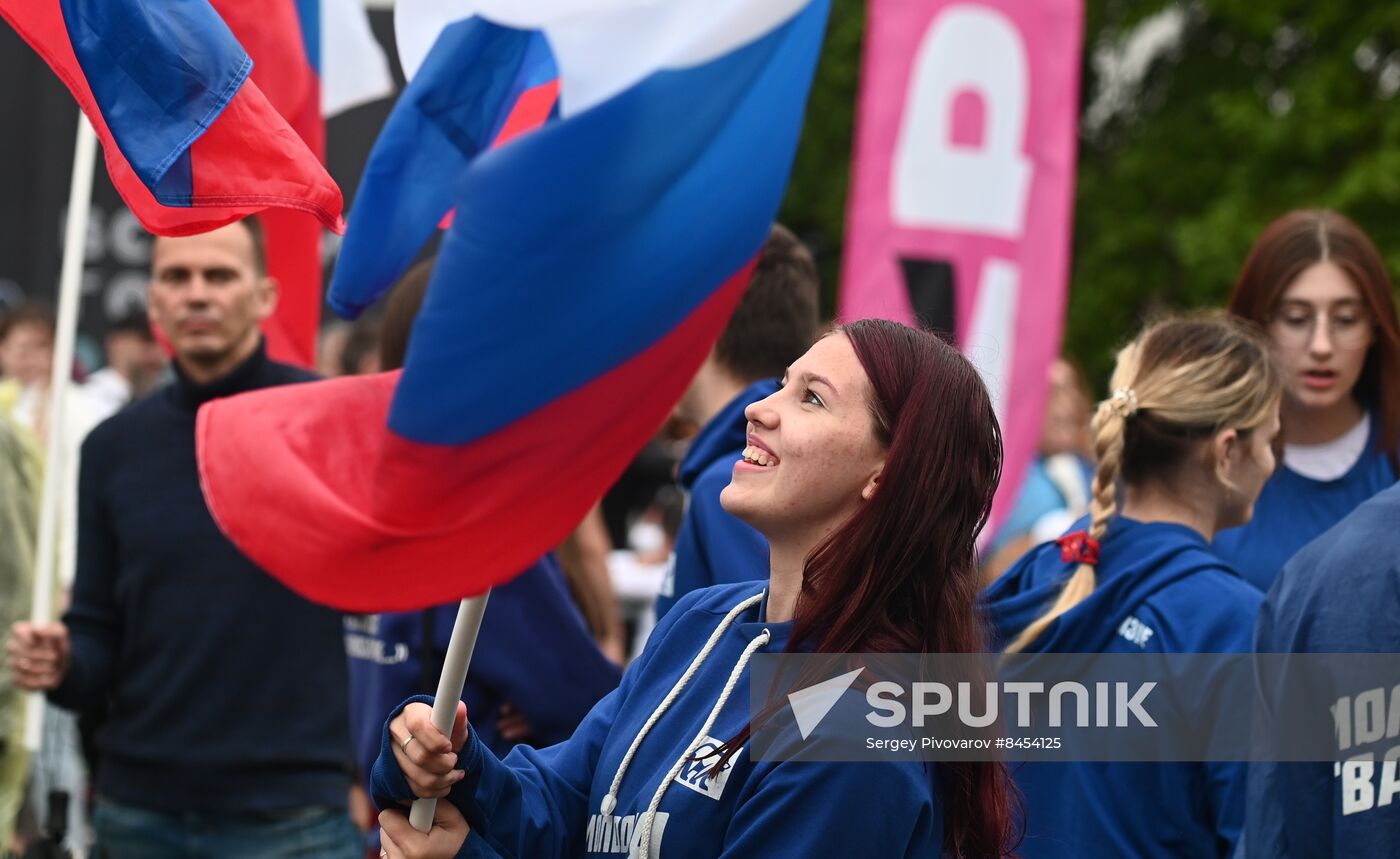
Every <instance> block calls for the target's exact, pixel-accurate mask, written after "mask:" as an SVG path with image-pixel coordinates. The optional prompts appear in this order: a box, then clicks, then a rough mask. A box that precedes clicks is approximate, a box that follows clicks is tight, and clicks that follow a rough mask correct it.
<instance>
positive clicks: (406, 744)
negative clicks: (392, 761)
mask: <svg viewBox="0 0 1400 859" xmlns="http://www.w3.org/2000/svg"><path fill="white" fill-rule="evenodd" d="M416 739H418V738H417V737H415V736H413V735H412V734H409V735H408V739H406V740H404V741H403V743H402V744H401V745H400V746H399V748H400V749H402V750H403V751H405V752H407V751H408V744H409V743H411V742H413V741H414V740H416Z"/></svg>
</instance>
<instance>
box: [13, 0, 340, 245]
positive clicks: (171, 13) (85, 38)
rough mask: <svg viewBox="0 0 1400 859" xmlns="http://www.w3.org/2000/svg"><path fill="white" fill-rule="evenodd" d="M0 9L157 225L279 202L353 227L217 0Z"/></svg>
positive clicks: (196, 226) (217, 221)
mask: <svg viewBox="0 0 1400 859" xmlns="http://www.w3.org/2000/svg"><path fill="white" fill-rule="evenodd" d="M0 16H3V17H4V18H5V19H6V21H8V22H9V23H10V25H11V26H12V27H14V29H15V30H16V31H17V32H18V33H19V34H20V36H21V37H22V38H24V40H25V41H26V42H28V43H29V45H30V46H31V47H32V48H34V50H35V51H37V52H38V53H39V55H40V56H42V57H43V58H44V60H45V62H47V63H48V64H49V66H50V67H51V68H52V69H53V70H54V72H55V73H57V74H58V76H59V77H60V78H61V79H62V80H63V82H64V84H65V85H66V86H67V87H68V89H69V90H70V91H71V92H72V93H73V96H74V98H76V99H77V101H78V104H79V106H81V107H82V109H83V111H84V113H86V114H87V116H88V119H89V120H90V121H91V122H92V124H93V127H94V129H95V130H96V131H97V134H98V137H99V139H100V140H101V141H102V145H103V151H104V153H105V157H106V161H107V168H108V171H109V172H110V173H111V176H112V180H113V183H114V184H115V185H116V187H117V190H118V192H119V193H120V194H121V195H122V198H123V199H124V200H125V201H126V203H127V205H128V206H130V207H131V210H132V212H133V213H134V214H135V215H136V217H137V218H138V219H139V220H140V221H141V223H142V224H143V225H144V226H145V227H146V228H147V229H149V230H150V231H151V232H154V233H158V234H161V235H186V234H190V233H197V232H203V231H206V230H210V229H213V228H215V227H218V226H222V225H223V224H227V223H230V222H232V221H235V220H238V219H239V218H242V217H245V216H247V215H249V214H252V213H254V212H258V211H261V210H263V209H267V208H270V207H280V208H289V209H297V210H300V211H303V212H306V213H309V214H311V215H313V216H315V217H316V218H317V219H318V220H319V221H320V222H321V223H323V224H325V225H326V226H327V227H330V228H331V229H335V230H337V231H338V230H340V229H342V224H341V220H340V214H341V205H342V203H341V195H340V189H339V188H337V187H336V185H335V182H334V181H332V180H331V178H330V176H329V175H328V174H327V173H326V171H325V169H324V168H323V167H322V166H321V164H320V163H319V162H318V161H317V160H316V158H315V157H314V156H313V155H312V154H311V153H310V152H309V151H308V150H307V148H306V146H305V144H304V143H302V141H301V139H300V138H299V137H298V136H297V135H296V133H295V132H293V131H292V130H291V128H289V127H288V125H287V123H286V122H285V121H283V120H282V118H281V117H280V116H279V115H278V113H277V111H276V110H275V109H274V108H273V107H272V106H271V105H270V104H269V103H268V101H267V99H266V98H265V97H264V96H263V94H262V92H261V91H259V90H258V88H257V87H256V86H255V85H254V84H253V83H252V82H251V81H249V80H248V76H249V73H250V72H251V70H252V62H251V61H250V60H249V58H248V55H247V53H246V52H245V51H244V50H243V48H242V47H241V46H240V45H239V43H238V41H237V40H236V39H235V38H234V37H233V35H232V34H231V33H230V32H229V29H228V27H227V26H225V24H224V22H223V21H222V20H221V19H220V18H219V16H218V14H217V13H216V12H215V11H214V10H213V8H211V7H210V6H209V4H208V2H207V0H160V2H155V0H0Z"/></svg>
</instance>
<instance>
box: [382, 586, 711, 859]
mask: <svg viewBox="0 0 1400 859" xmlns="http://www.w3.org/2000/svg"><path fill="white" fill-rule="evenodd" d="M695 601H696V600H695V598H694V597H689V598H687V599H685V600H682V601H681V603H680V604H679V605H678V606H677V610H676V611H674V612H672V613H671V616H670V617H668V618H667V619H666V620H664V621H662V622H661V623H659V624H657V626H656V628H655V629H654V630H652V634H651V636H650V638H649V639H648V640H647V645H646V648H645V650H643V651H642V655H641V656H639V657H637V659H636V661H635V662H633V664H632V666H631V667H630V668H629V669H628V670H627V672H626V673H625V674H624V675H623V676H622V683H621V684H620V685H619V686H618V688H617V689H614V690H613V691H612V692H610V693H609V694H608V695H607V696H605V697H604V698H603V700H601V701H599V702H598V704H597V705H596V706H594V708H593V709H592V711H590V712H589V714H588V716H587V717H585V718H584V720H583V722H582V723H581V724H580V725H579V726H578V730H576V731H574V734H573V736H572V737H570V738H569V739H567V740H565V741H564V742H562V743H559V744H557V745H554V746H550V747H549V748H546V749H538V750H537V749H533V748H531V747H529V746H517V747H516V748H515V750H514V751H512V752H511V753H510V754H509V755H507V756H506V758H505V759H504V760H501V759H499V758H497V757H496V755H495V754H493V753H492V752H491V750H490V749H488V748H486V746H485V744H483V743H482V742H481V741H480V739H478V738H477V736H476V733H475V732H474V731H473V732H469V733H468V735H467V742H466V745H465V746H463V748H462V752H461V754H460V756H459V757H458V767H459V768H461V769H463V770H465V771H466V774H467V775H466V777H465V778H463V779H462V780H461V781H459V782H458V783H457V784H456V785H454V786H453V788H452V792H451V793H450V794H449V795H448V800H449V801H450V802H451V803H452V804H453V805H455V806H457V808H458V810H460V811H461V812H462V816H463V817H465V818H466V819H467V824H468V825H469V826H470V827H471V828H472V831H473V832H475V833H476V834H477V835H479V836H481V838H482V839H483V840H484V842H485V843H486V844H487V845H489V846H490V847H491V849H493V850H495V851H496V852H498V853H500V854H501V855H503V856H529V857H551V856H566V855H572V854H574V853H576V852H577V851H576V850H575V849H574V846H575V845H577V844H579V843H581V841H582V839H583V835H584V827H585V826H586V824H587V820H588V798H589V793H590V792H591V790H592V786H593V775H594V772H595V771H596V769H597V764H598V756H599V754H600V752H601V750H602V747H603V743H604V741H605V740H606V739H607V737H608V732H609V731H610V729H611V728H612V724H613V721H614V720H615V718H616V716H617V713H618V711H619V710H620V708H621V707H622V706H623V704H624V702H625V701H626V700H627V696H628V694H629V693H630V692H631V689H632V685H633V683H634V682H635V678H636V677H637V676H638V675H639V674H640V673H641V672H642V671H644V670H645V669H646V666H647V664H648V663H649V662H650V660H651V657H652V654H654V653H655V652H656V650H657V648H658V647H659V645H660V642H661V641H663V640H664V639H665V637H666V634H667V633H668V632H669V631H670V629H671V627H672V626H673V625H674V623H675V619H676V618H679V617H681V616H683V615H684V614H685V612H686V610H687V609H688V607H689V606H690V605H692V604H693V603H694V602H695ZM414 701H423V702H425V703H431V702H432V698H430V697H428V696H417V697H414V698H410V699H409V700H408V701H405V702H404V703H403V704H400V705H399V706H398V707H397V708H396V709H395V710H394V712H393V713H391V714H390V715H389V718H388V719H386V720H385V721H384V732H383V736H382V740H381V744H380V752H379V758H378V759H377V760H376V761H375V762H374V769H373V772H372V773H371V784H370V788H371V790H370V792H371V794H372V795H373V797H374V801H375V803H376V804H377V805H378V806H379V807H380V808H387V807H389V806H390V805H392V804H394V803H396V802H401V801H404V800H409V799H412V798H413V794H412V791H411V790H410V789H409V786H408V782H407V781H406V780H405V779H404V777H403V772H402V771H401V770H400V769H399V767H398V762H397V760H395V758H394V753H393V747H392V746H391V745H390V743H392V742H394V740H393V738H392V737H391V736H390V734H389V723H390V722H391V721H393V719H394V717H395V716H397V715H398V714H399V713H400V712H401V711H402V710H403V708H404V707H405V706H407V705H408V704H410V703H412V702H414ZM473 840H474V839H468V844H469V845H470V844H471V843H472V841H473Z"/></svg>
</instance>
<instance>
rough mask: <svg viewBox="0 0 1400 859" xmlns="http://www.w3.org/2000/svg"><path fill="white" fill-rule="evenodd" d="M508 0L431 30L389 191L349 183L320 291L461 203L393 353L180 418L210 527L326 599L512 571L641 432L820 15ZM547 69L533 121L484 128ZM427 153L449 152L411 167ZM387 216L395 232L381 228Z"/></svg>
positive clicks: (773, 205)
mask: <svg viewBox="0 0 1400 859" xmlns="http://www.w3.org/2000/svg"><path fill="white" fill-rule="evenodd" d="M590 3H591V4H593V5H594V6H597V7H598V8H599V11H598V12H597V14H596V15H589V14H587V11H586V9H585V7H588V6H589V5H590ZM483 5H485V4H483ZM502 5H503V8H507V9H508V13H509V20H506V21H503V20H490V19H489V18H488V16H486V14H485V13H484V12H483V13H482V14H481V15H478V16H475V17H472V18H469V19H466V20H464V21H460V22H454V23H452V24H450V25H449V26H448V27H447V28H446V29H444V30H443V31H442V33H441V35H440V36H439V37H438V39H437V41H436V42H435V44H434V46H433V48H432V50H431V51H430V52H429V54H428V56H427V57H426V59H425V61H424V63H423V65H422V68H421V69H420V70H419V71H418V74H417V75H416V76H415V77H414V78H413V80H412V81H411V82H410V84H409V87H408V88H407V89H406V90H405V91H404V93H403V96H402V97H401V99H400V104H399V106H398V107H397V108H396V110H395V113H394V115H393V116H392V117H391V119H390V122H389V124H388V125H387V126H386V128H385V130H384V133H383V135H382V137H381V140H380V142H379V144H378V145H377V146H376V149H375V152H374V153H373V155H372V157H371V164H370V167H369V170H368V171H367V174H366V178H365V180H364V185H363V186H362V188H361V189H360V192H359V194H358V195H357V200H364V199H378V200H381V201H387V202H385V203H383V204H382V205H383V208H376V207H369V208H361V207H360V205H359V204H358V203H357V207H356V211H355V212H354V213H353V214H352V217H351V224H350V228H349V231H348V233H347V236H346V243H345V250H344V252H343V253H344V255H343V256H342V258H341V260H340V262H339V263H338V266H337V271H336V278H335V281H334V285H333V299H335V300H336V301H337V302H339V304H340V306H344V307H347V308H349V309H357V308H362V307H364V306H366V305H368V304H369V303H371V302H372V301H373V300H374V299H375V298H376V297H377V296H378V295H379V294H380V293H382V291H383V289H384V288H385V287H386V286H387V285H388V284H389V283H391V282H392V281H393V279H394V278H396V277H397V276H398V274H399V273H400V272H401V271H402V269H403V268H404V267H406V266H407V265H408V264H409V263H410V262H411V261H412V256H413V253H416V252H417V251H418V249H419V247H418V245H421V243H422V242H423V241H424V240H425V239H426V238H427V237H428V235H430V234H431V229H432V226H433V225H434V224H435V223H436V221H437V220H438V219H439V218H440V217H441V215H442V214H443V212H444V211H446V210H447V209H448V208H450V207H455V217H454V219H453V221H452V224H451V227H450V228H449V229H448V231H447V233H446V235H445V236H444V239H443V242H442V245H441V247H440V250H439V255H438V261H437V264H436V267H435V269H434V272H433V276H432V280H431V282H430V285H429V289H428V293H427V296H426V299H425V301H424V304H423V308H422V311H421V312H420V315H419V317H418V320H417V322H416V324H415V327H414V330H413V334H412V337H411V340H410V347H409V353H408V358H407V360H406V363H405V366H404V369H403V370H402V371H401V373H400V372H396V373H389V374H381V375H376V376H371V377H357V378H349V379H337V380H331V381H327V382H320V383H313V384H311V385H302V386H296V387H294V388H287V389H273V390H268V391H258V392H253V393H251V394H247V395H242V396H239V397H234V398H230V399H227V400H218V401H215V402H213V403H211V404H209V405H207V406H205V408H204V409H202V410H201V412H200V415H199V423H198V430H197V439H198V452H199V459H200V470H201V478H202V482H203V486H204V491H205V497H206V499H207V500H208V502H209V506H210V509H211V510H212V511H213V513H214V516H215V518H216V520H217V521H218V522H219V524H220V527H221V528H223V529H224V531H225V533H227V534H228V535H229V537H230V538H232V539H233V541H234V542H235V543H237V544H238V545H239V547H240V548H241V549H242V550H243V551H244V552H246V553H247V554H248V555H249V556H250V557H251V558H253V559H254V560H255V561H256V562H257V563H259V565H261V566H262V567H263V568H265V569H267V570H269V571H270V572H271V573H273V574H274V575H276V576H277V577H278V578H280V579H281V580H282V581H283V582H285V583H286V584H287V585H289V586H290V587H292V588H293V589H294V590H297V591H298V592H300V593H302V594H304V595H306V596H308V597H310V598H311V599H314V600H317V601H320V602H324V603H327V604H330V605H333V606H337V607H340V608H343V609H347V610H356V611H369V610H388V609H406V608H412V607H421V606H426V605H431V604H437V603H441V602H444V601H447V600H450V599H455V598H458V597H462V596H465V595H469V594H473V593H479V592H480V591H482V590H483V589H485V588H486V587H489V586H491V585H492V584H495V583H498V582H501V581H504V580H506V579H508V578H509V577H510V576H511V575H513V574H514V573H515V572H517V571H518V570H520V569H522V568H523V567H524V566H526V565H527V564H528V563H529V562H530V561H531V560H532V559H533V558H534V557H536V556H538V555H539V554H540V553H541V552H542V551H544V550H547V549H549V548H550V547H552V546H553V545H555V544H557V543H558V542H559V541H560V540H561V539H562V538H563V537H564V536H565V535H566V534H567V533H568V532H569V531H570V530H572V528H573V527H574V526H575V525H576V524H577V522H578V521H579V520H580V519H581V518H582V517H583V515H584V513H585V512H586V511H587V510H588V509H589V507H591V505H592V504H593V503H594V502H595V501H596V500H597V498H598V497H599V496H600V495H601V494H602V492H603V491H604V490H606V488H607V487H608V486H609V485H611V483H612V482H613V481H614V480H615V479H616V477H617V476H618V475H619V474H620V473H621V471H622V470H623V468H624V467H625V466H626V464H627V463H628V462H629V461H630V460H631V458H632V457H633V456H634V455H635V453H636V451H637V450H638V449H640V447H641V446H642V445H643V444H644V443H645V442H646V440H647V439H648V438H650V437H651V435H652V434H653V433H654V432H655V431H656V429H657V428H658V427H659V426H660V424H661V423H662V422H663V421H664V419H665V418H666V416H667V415H668V414H669V413H670V410H671V408H672V407H673V406H674V404H675V402H676V401H677V399H678V398H679V396H680V394H681V393H682V391H683V390H684V388H685V386H686V385H687V384H688V383H689V380H690V378H691V377H692V376H693V374H694V372H695V370H696V369H697V368H698V367H699V365H700V363H701V362H702V361H703V359H704V357H705V355H706V354H707V353H708V352H709V349H710V348H711V346H712V344H713V343H714V340H715V338H716V337H717V336H718V334H719V332H720V331H721V330H722V328H723V326H724V323H725V322H726V320H727V319H728V316H729V313H730V312H731V311H732V310H733V307H734V305H735V304H736V303H737V301H738V299H739V297H740V295H741V294H742V292H743V289H744V287H745V285H746V284H747V281H748V275H749V272H750V271H751V270H752V264H753V260H754V258H755V255H756V253H757V252H758V250H759V249H760V247H761V246H762V244H763V242H764V239H765V237H766V236H767V233H768V230H769V226H770V224H771V222H772V220H773V218H774V216H775V214H776V212H777V209H778V206H779V203H780V202H781V200H782V197H783V193H784V190H785V188H786V184H787V178H788V174H789V171H790V169H791V164H792V158H793V155H794V152H795V150H796V146H797V140H798V137H799V133H800V129H801V124H802V115H803V111H804V107H805V103H806V97H807V91H808V88H809V86H810V82H811V78H812V73H813V70H814V68H815V64H816V60H817V56H818V53H819V49H820V45H821V38H822V33H823V30H824V27H825V20H826V12H827V3H826V0H812V2H810V3H806V2H800V0H798V2H794V0H751V2H745V3H739V2H729V0H719V2H716V0H671V2H668V3H664V4H644V5H647V10H648V11H647V14H646V15H645V16H643V19H644V20H642V21H641V24H645V25H646V26H641V25H640V24H639V22H638V21H636V20H631V19H628V18H626V16H625V15H623V11H625V9H626V8H628V4H620V3H618V2H617V0H568V2H562V0H533V2H516V3H511V4H502ZM561 9H564V10H565V11H566V12H567V13H568V14H562V13H561V12H560V10H561ZM620 10H622V11H620ZM532 13H537V14H534V15H533V17H532ZM620 15H623V17H621V18H619V16H620ZM498 17H502V18H503V17H506V16H505V15H504V14H503V15H501V16H498ZM615 21H618V22H621V23H622V24H625V27H624V29H625V30H626V34H627V36H628V38H629V39H632V40H633V43H634V44H635V45H637V46H645V47H646V50H645V51H643V53H646V54H648V56H649V59H648V61H647V62H646V63H643V64H641V65H640V66H639V65H637V64H636V63H624V64H621V66H626V67H625V68H623V67H620V65H619V63H617V62H616V60H617V54H618V52H619V44H618V42H617V40H616V39H608V38H592V37H589V36H588V35H587V34H588V33H589V32H594V33H596V32H599V31H601V30H606V29H608V28H607V27H604V26H603V25H604V24H609V23H611V22H615ZM699 21H703V26H693V24H695V23H696V22H699ZM590 43H596V44H595V50H594V54H596V56H594V55H593V54H590V52H589V50H588V46H589V44H590ZM545 50H547V51H548V56H545V55H544V54H543V53H542V52H543V51H545ZM546 60H547V62H546ZM551 67H552V68H551ZM551 71H557V74H558V83H557V86H558V93H559V101H558V105H557V106H556V107H554V108H552V109H551V113H550V119H549V121H548V122H546V123H545V124H544V125H543V126H541V127H539V128H536V129H534V130H532V131H527V132H525V133H523V134H519V135H518V136H516V137H515V138H514V139H512V140H510V141H509V142H508V143H506V144H505V145H501V146H496V147H495V148H489V143H490V142H491V141H493V140H495V139H497V138H498V137H499V136H500V134H501V131H502V130H503V129H505V128H507V127H508V126H509V125H510V117H511V116H512V115H513V114H517V112H518V110H519V107H520V105H521V102H522V96H524V95H525V94H527V93H530V92H532V91H538V87H539V86H540V85H541V84H540V83H539V81H540V80H541V79H542V78H541V76H543V77H546V78H547V77H548V73H549V72H551ZM544 86H546V87H547V86H550V84H549V83H546V84H544ZM464 92H471V93H473V95H471V96H470V97H466V96H463V95H462V94H463V93H464ZM439 158H443V159H446V160H442V161H437V162H434V163H438V164H456V165H458V166H457V167H456V168H455V169H454V170H453V171H452V172H449V173H437V174H436V175H435V176H434V175H433V172H432V170H431V169H427V168H426V167H425V165H424V164H423V163H420V159H423V160H427V161H432V159H439ZM430 178H432V179H433V180H434V181H433V182H432V183H431V184H430V183H429V181H428V180H429V179H430ZM395 183H399V184H400V185H401V186H403V187H398V188H395V187H391V186H393V185H394V184H395ZM366 194H369V195H371V196H370V197H368V198H366V196H365V195H366ZM376 194H378V195H380V196H378V197H375V196H373V195H376ZM400 219H403V221H407V220H409V219H412V221H413V224H412V226H411V227H410V228H406V229H404V230H402V231H401V232H396V229H397V228H398V227H399V226H400V225H401V221H400ZM415 242H416V243H417V244H415ZM396 243H401V246H400V244H396ZM410 251H411V252H410ZM349 260H356V263H355V264H354V265H350V264H349Z"/></svg>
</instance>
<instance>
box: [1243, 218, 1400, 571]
mask: <svg viewBox="0 0 1400 859" xmlns="http://www.w3.org/2000/svg"><path fill="white" fill-rule="evenodd" d="M1230 312H1231V313H1233V314H1235V315H1237V316H1241V317H1244V318H1245V319H1249V320H1251V321H1253V322H1255V323H1257V324H1259V325H1261V326H1263V327H1264V328H1265V330H1266V331H1267V332H1268V335H1269V339H1270V341H1271V342H1272V344H1273V349H1274V354H1275V356H1276V358H1277V360H1278V362H1279V365H1280V367H1281V368H1282V370H1283V372H1284V386H1285V392H1286V393H1285V396H1284V400H1283V407H1282V422H1283V432H1282V435H1281V438H1282V440H1283V457H1282V462H1281V464H1280V466H1279V468H1278V470H1277V471H1276V472H1275V473H1274V475H1273V477H1272V478H1271V479H1270V480H1269V482H1268V484H1267V485H1266V486H1265V487H1264V491H1263V494H1261V495H1260V496H1259V500H1258V502H1257V503H1256V504H1255V507H1254V518H1253V519H1252V520H1250V522H1249V524H1248V525H1245V526H1243V527H1241V528H1234V529H1231V530H1229V531H1224V532H1222V533H1221V534H1220V535H1219V536H1217V537H1216V539H1215V549H1216V551H1217V553H1218V554H1219V555H1221V556H1222V557H1224V559H1225V560H1227V561H1229V562H1230V563H1231V564H1232V565H1233V566H1235V567H1236V568H1237V569H1238V570H1239V571H1240V573H1241V574H1242V575H1243V576H1244V577H1245V578H1246V579H1248V580H1249V581H1251V582H1253V583H1254V584H1255V585H1257V586H1258V587H1259V588H1260V589H1261V590H1265V591H1267V590H1268V589H1269V587H1270V586H1271V585H1272V584H1273V582H1274V579H1275V578H1276V577H1277V576H1278V573H1279V571H1280V570H1281V569H1282V568H1283V565H1284V564H1285V563H1286V562H1287V561H1288V559H1289V558H1291V557H1292V556H1293V555H1294V554H1295V553H1296V552H1297V551H1298V550H1299V549H1301V548H1302V547H1303V546H1305V545H1306V544H1307V543H1309V542H1311V541H1312V540H1313V539H1314V538H1316V537H1318V536H1319V535H1321V534H1322V532H1323V531H1326V530H1327V529H1328V528H1331V527H1332V526H1333V525H1335V524H1336V523H1337V522H1338V521H1339V520H1341V518H1342V517H1343V516H1345V515H1347V514H1348V513H1350V512H1351V511H1352V510H1353V509H1355V508H1356V506H1357V505H1359V504H1360V503H1361V502H1363V501H1365V500H1366V499H1368V498H1370V497H1371V496H1372V495H1374V494H1376V493H1377V492H1379V491H1380V490H1382V489H1385V488H1386V487H1388V486H1391V485H1392V484H1394V483H1395V482H1396V475H1397V474H1400V462H1397V455H1398V454H1397V448H1400V327H1397V323H1396V312H1395V298H1394V293H1393V291H1392V287H1391V283H1390V277H1389V275H1388V274H1387V273H1386V269H1385V263H1384V262H1383V260H1382V259H1381V255H1380V253H1379V252H1378V251H1377V250H1376V246H1375V245H1374V244H1373V243H1372V242H1371V240H1370V238H1369V237H1367V235H1366V234H1365V233H1364V232H1362V230H1361V228H1360V227H1358V226H1356V224H1354V223H1352V222H1351V221H1350V220H1348V219H1347V218H1345V217H1343V216H1342V215H1339V214H1337V213H1336V212H1330V211H1326V210H1322V209H1306V210H1297V211H1293V212H1289V213H1288V214H1286V215H1284V216H1283V217H1281V218H1279V219H1278V220H1276V221H1274V222H1273V223H1272V224H1270V225H1269V226H1268V227H1267V228H1265V230H1264V232H1263V233H1262V234H1261V235H1260V236H1259V238H1258V240H1256V241H1255V243H1254V247H1253V248H1252V249H1251V250H1250V252H1249V256H1248V257H1247V258H1246V259H1245V263H1244V268H1243V269H1242V270H1241V271H1240V276H1239V280H1238V281H1237V282H1236V283H1235V290H1234V293H1233V294H1232V295H1231V296H1230Z"/></svg>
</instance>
